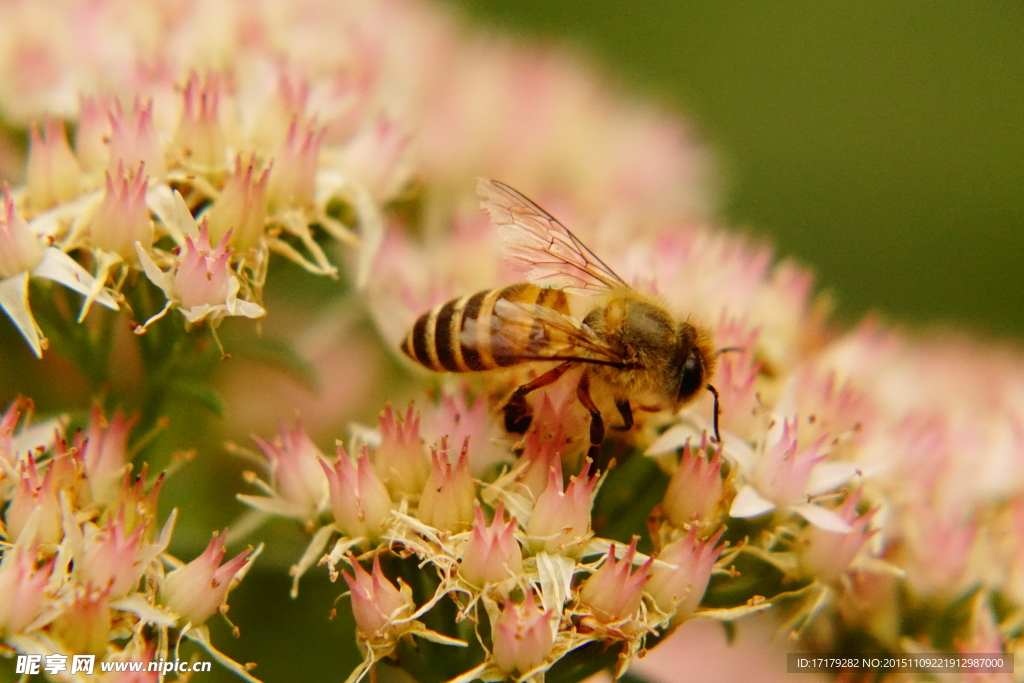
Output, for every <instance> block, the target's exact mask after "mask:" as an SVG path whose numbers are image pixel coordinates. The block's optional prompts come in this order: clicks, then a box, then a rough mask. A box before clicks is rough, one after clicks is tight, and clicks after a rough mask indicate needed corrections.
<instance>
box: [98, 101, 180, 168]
mask: <svg viewBox="0 0 1024 683" xmlns="http://www.w3.org/2000/svg"><path fill="white" fill-rule="evenodd" d="M108 115H109V118H110V155H109V158H108V160H107V170H108V171H109V172H110V173H111V175H116V174H117V166H118V164H119V163H123V164H124V167H125V168H137V167H138V166H139V164H140V163H142V164H145V165H146V172H147V173H149V177H150V178H152V179H154V180H156V181H160V180H163V177H164V176H165V175H167V163H166V161H165V160H164V148H163V145H162V144H161V143H160V136H159V135H158V134H157V132H156V128H155V127H154V126H153V102H152V101H150V102H147V103H146V105H145V106H142V104H140V102H139V101H138V100H135V104H134V105H132V109H131V111H130V112H125V111H124V109H123V108H122V107H121V103H120V102H117V101H115V102H114V104H113V106H112V107H111V110H110V112H109V114H108Z"/></svg>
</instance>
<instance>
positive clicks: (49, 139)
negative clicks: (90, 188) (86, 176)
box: [25, 117, 82, 213]
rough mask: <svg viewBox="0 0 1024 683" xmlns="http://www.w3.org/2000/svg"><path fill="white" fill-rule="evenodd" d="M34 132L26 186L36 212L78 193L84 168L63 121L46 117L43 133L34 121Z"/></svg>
mask: <svg viewBox="0 0 1024 683" xmlns="http://www.w3.org/2000/svg"><path fill="white" fill-rule="evenodd" d="M30 136H31V144H30V147H29V153H28V168H27V169H26V171H25V190H26V197H27V199H28V205H29V207H31V210H32V212H33V213H39V212H42V211H45V210H47V209H49V208H50V207H52V206H55V205H57V204H62V203H64V202H66V201H68V200H70V199H74V198H75V197H77V196H78V195H79V193H80V192H81V191H82V170H81V169H80V168H79V167H78V160H76V159H75V155H74V154H72V153H71V146H70V145H68V138H67V135H66V134H65V133H64V123H63V122H62V121H56V120H54V119H51V118H49V117H46V118H44V119H43V132H42V134H40V132H39V127H38V126H37V125H36V124H35V123H34V122H33V123H32V127H31V129H30Z"/></svg>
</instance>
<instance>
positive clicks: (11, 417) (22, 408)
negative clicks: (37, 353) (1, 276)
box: [0, 226, 33, 465]
mask: <svg viewBox="0 0 1024 683" xmlns="http://www.w3.org/2000/svg"><path fill="white" fill-rule="evenodd" d="M0 229H2V226H0ZM2 256H3V249H2V247H0V258H2ZM32 408H33V404H32V400H31V399H28V398H25V397H23V396H18V397H16V398H15V399H14V400H13V401H11V404H10V405H9V406H7V410H5V411H4V412H3V414H2V415H0V459H3V460H5V461H6V462H7V464H8V465H14V462H15V460H16V458H17V455H18V454H17V453H16V452H15V450H14V429H15V427H17V426H18V422H19V421H20V420H21V417H22V415H25V414H31V412H32Z"/></svg>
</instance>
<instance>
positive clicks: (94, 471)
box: [76, 407, 139, 505]
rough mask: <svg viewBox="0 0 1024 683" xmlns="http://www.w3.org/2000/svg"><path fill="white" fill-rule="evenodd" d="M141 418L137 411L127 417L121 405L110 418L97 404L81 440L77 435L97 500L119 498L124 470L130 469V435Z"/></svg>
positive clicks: (105, 503) (104, 500)
mask: <svg viewBox="0 0 1024 683" xmlns="http://www.w3.org/2000/svg"><path fill="white" fill-rule="evenodd" d="M138 421H139V416H138V415H133V416H131V417H128V416H126V415H125V414H124V413H123V412H121V410H120V409H118V410H116V411H115V412H114V416H113V417H112V418H110V420H109V421H108V420H107V418H106V417H105V416H104V415H103V410H102V409H101V408H99V407H94V408H93V410H92V418H91V419H90V420H89V428H88V429H87V430H86V431H85V433H84V435H83V438H82V439H81V440H80V441H79V440H77V439H76V444H77V445H78V446H79V452H80V453H81V456H82V462H83V463H84V466H85V475H86V478H87V479H88V481H89V492H90V493H91V494H92V499H93V502H94V503H97V504H100V505H109V504H110V503H112V502H114V501H115V500H117V498H118V495H119V493H120V489H121V481H122V480H123V478H124V474H125V471H126V470H130V469H131V468H130V465H129V462H130V460H131V457H130V454H129V452H128V437H129V436H130V435H131V431H132V427H134V426H135V423H136V422H138Z"/></svg>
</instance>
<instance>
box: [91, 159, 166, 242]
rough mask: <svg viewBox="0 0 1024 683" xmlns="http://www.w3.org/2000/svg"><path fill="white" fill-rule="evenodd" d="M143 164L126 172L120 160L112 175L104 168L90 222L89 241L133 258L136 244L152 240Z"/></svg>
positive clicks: (146, 179)
mask: <svg viewBox="0 0 1024 683" xmlns="http://www.w3.org/2000/svg"><path fill="white" fill-rule="evenodd" d="M143 170H144V169H143V166H142V165H141V164H140V165H139V166H138V168H137V169H136V170H135V171H134V172H132V173H127V172H126V170H125V168H124V165H123V164H122V163H121V162H118V164H117V172H116V173H115V175H113V176H111V174H110V171H106V172H105V175H106V189H105V191H104V193H103V199H102V200H101V201H100V204H99V206H98V207H97V208H96V213H94V214H93V215H92V218H91V220H90V221H89V235H90V238H91V240H92V244H93V246H95V247H99V248H100V249H103V250H104V251H112V252H114V253H116V254H119V255H120V256H122V257H123V258H124V259H126V260H128V261H134V260H135V259H136V255H135V243H136V242H140V243H141V244H142V245H143V247H146V248H148V247H149V246H150V245H151V244H152V243H153V222H152V221H151V220H150V219H149V209H148V208H146V187H147V185H148V183H149V177H148V176H147V175H146V174H145V173H144V172H143Z"/></svg>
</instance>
